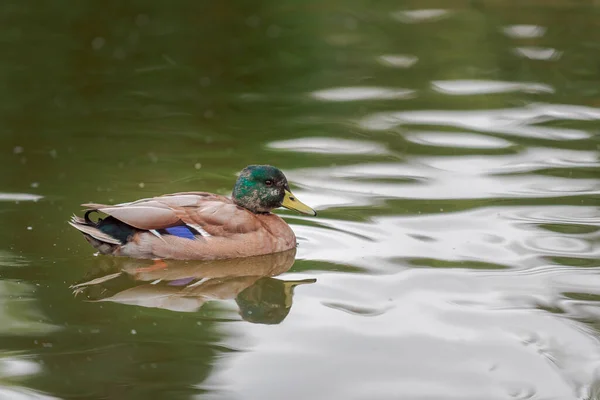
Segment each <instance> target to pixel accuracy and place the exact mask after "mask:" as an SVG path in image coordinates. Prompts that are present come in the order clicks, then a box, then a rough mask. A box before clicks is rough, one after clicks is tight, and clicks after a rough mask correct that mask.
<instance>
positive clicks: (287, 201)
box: [281, 190, 317, 217]
mask: <svg viewBox="0 0 600 400" xmlns="http://www.w3.org/2000/svg"><path fill="white" fill-rule="evenodd" d="M281 205H282V206H283V207H285V208H287V209H289V210H294V211H298V212H299V213H302V214H306V215H312V216H313V217H314V216H315V215H317V212H316V211H315V210H313V209H312V208H310V207H309V206H307V205H306V204H304V203H303V202H301V201H300V200H298V199H297V198H296V196H294V195H293V194H292V192H290V191H289V190H286V191H285V196H284V197H283V203H282V204H281Z"/></svg>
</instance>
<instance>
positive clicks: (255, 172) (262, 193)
mask: <svg viewBox="0 0 600 400" xmlns="http://www.w3.org/2000/svg"><path fill="white" fill-rule="evenodd" d="M232 199H233V201H234V203H235V204H237V205H238V206H241V207H244V208H246V209H248V210H250V211H252V212H253V213H268V212H270V211H271V210H273V209H275V208H278V207H285V208H288V209H290V210H296V211H298V212H300V213H302V214H307V215H313V216H314V215H317V213H316V212H315V210H313V209H312V208H310V207H309V206H307V205H306V204H304V203H302V202H301V201H300V200H298V199H296V196H294V195H293V194H292V192H291V190H290V186H289V185H288V181H287V179H286V177H285V175H283V172H281V171H280V170H279V169H277V168H275V167H272V166H270V165H249V166H247V167H246V168H244V169H243V170H242V172H240V176H239V177H238V180H237V181H236V182H235V186H234V187H233V193H232Z"/></svg>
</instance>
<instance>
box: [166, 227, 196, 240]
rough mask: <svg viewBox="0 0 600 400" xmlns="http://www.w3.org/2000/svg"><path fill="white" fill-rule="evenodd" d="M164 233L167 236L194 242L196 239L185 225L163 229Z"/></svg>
mask: <svg viewBox="0 0 600 400" xmlns="http://www.w3.org/2000/svg"><path fill="white" fill-rule="evenodd" d="M165 231H167V233H168V234H169V235H173V236H177V237H180V238H184V239H191V240H194V239H195V238H196V237H195V236H194V232H193V231H192V230H191V229H190V228H189V227H187V226H185V225H179V226H172V227H170V228H165Z"/></svg>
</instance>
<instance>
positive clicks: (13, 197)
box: [0, 193, 44, 201]
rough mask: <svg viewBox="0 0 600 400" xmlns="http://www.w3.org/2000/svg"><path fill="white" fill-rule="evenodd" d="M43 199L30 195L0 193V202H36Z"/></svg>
mask: <svg viewBox="0 0 600 400" xmlns="http://www.w3.org/2000/svg"><path fill="white" fill-rule="evenodd" d="M43 197H44V196H40V195H37V194H31V193H0V201H38V200H40V199H42V198H43Z"/></svg>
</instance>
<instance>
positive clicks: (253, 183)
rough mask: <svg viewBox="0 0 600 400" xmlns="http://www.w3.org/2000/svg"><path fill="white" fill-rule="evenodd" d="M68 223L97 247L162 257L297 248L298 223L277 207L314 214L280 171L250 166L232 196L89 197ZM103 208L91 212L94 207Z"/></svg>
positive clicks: (210, 257) (239, 255) (114, 252)
mask: <svg viewBox="0 0 600 400" xmlns="http://www.w3.org/2000/svg"><path fill="white" fill-rule="evenodd" d="M82 207H85V210H84V214H83V217H80V216H77V215H73V216H72V218H71V220H70V221H68V223H69V224H70V225H71V226H72V227H73V228H75V229H77V230H78V231H79V232H80V233H82V234H83V236H84V238H85V239H86V240H87V242H88V243H89V244H90V245H91V246H92V247H94V248H95V249H96V250H97V251H98V253H100V254H103V255H108V256H115V257H130V258H135V259H152V260H155V262H156V261H160V260H168V259H173V260H219V259H232V258H244V257H252V256H260V255H266V254H273V253H278V252H283V251H287V250H290V249H292V248H296V246H297V242H296V235H295V234H294V231H293V230H292V228H291V227H290V226H289V225H288V224H287V223H286V222H285V221H284V220H283V219H282V218H281V217H280V216H278V215H276V214H274V213H273V212H272V211H273V210H275V209H277V208H280V207H283V208H287V209H289V210H293V211H296V212H298V213H300V214H305V215H310V216H316V215H317V213H316V211H315V210H314V209H312V208H311V207H309V206H308V205H306V204H304V203H303V202H301V201H300V200H298V198H297V197H296V196H295V195H294V194H293V193H292V191H291V189H290V186H289V183H288V180H287V178H286V177H285V175H284V174H283V172H282V171H281V170H279V169H278V168H276V167H274V166H271V165H248V166H247V167H245V168H244V169H243V170H242V171H241V172H240V173H239V175H238V178H237V180H236V182H235V184H234V186H233V191H232V193H231V196H230V197H228V196H223V195H219V194H215V193H209V192H179V193H172V194H164V195H161V196H157V197H151V198H144V199H140V200H136V201H133V202H129V203H120V204H114V205H106V204H97V203H85V204H82ZM95 213H97V214H99V216H98V217H97V219H96V220H95V221H94V220H93V219H92V217H91V216H92V215H93V214H95Z"/></svg>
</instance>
